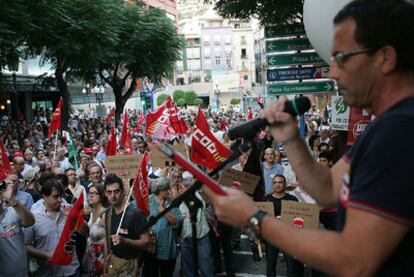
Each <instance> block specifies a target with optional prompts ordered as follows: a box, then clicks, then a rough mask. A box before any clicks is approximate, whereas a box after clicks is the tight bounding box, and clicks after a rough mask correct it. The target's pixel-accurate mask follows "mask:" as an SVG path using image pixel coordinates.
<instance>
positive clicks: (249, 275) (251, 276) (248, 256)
mask: <svg viewBox="0 0 414 277" xmlns="http://www.w3.org/2000/svg"><path fill="white" fill-rule="evenodd" d="M263 254H264V245H263ZM234 255H235V257H234V260H235V264H236V276H240V277H266V257H263V258H262V259H261V260H260V261H257V262H256V261H254V260H253V254H252V252H251V251H250V246H249V242H248V240H247V239H246V238H245V236H244V235H242V239H241V242H240V246H239V247H238V248H237V249H235V250H234ZM223 264H224V262H223ZM179 266H180V265H179V263H177V268H176V271H175V274H174V277H179V276H180V275H179V274H178V272H179ZM217 276H226V274H225V273H224V272H223V273H221V274H218V275H217ZM277 276H280V277H282V276H287V273H286V264H285V262H284V261H283V257H282V256H280V257H279V260H278V266H277ZM304 276H311V273H310V269H309V267H305V274H304Z"/></svg>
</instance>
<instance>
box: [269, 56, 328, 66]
mask: <svg viewBox="0 0 414 277" xmlns="http://www.w3.org/2000/svg"><path fill="white" fill-rule="evenodd" d="M320 63H325V62H324V60H322V58H321V57H319V55H318V54H317V53H299V54H285V55H274V56H267V66H278V65H280V66H285V65H299V64H320Z"/></svg>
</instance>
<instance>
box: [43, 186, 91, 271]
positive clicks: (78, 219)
mask: <svg viewBox="0 0 414 277" xmlns="http://www.w3.org/2000/svg"><path fill="white" fill-rule="evenodd" d="M83 199H84V195H83V193H81V195H80V196H79V198H78V200H76V202H75V204H74V205H73V207H72V209H71V210H70V212H69V214H68V217H67V218H66V222H65V226H64V227H63V232H62V234H61V235H60V239H59V242H58V245H57V246H56V248H55V252H53V255H52V258H50V260H49V263H50V264H55V265H69V264H71V263H72V256H73V253H74V252H75V247H74V245H75V241H74V240H73V239H72V238H71V235H72V234H73V232H74V231H78V230H79V229H80V227H81V226H82V224H83V222H84V213H83V202H84V200H83Z"/></svg>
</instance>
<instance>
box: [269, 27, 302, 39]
mask: <svg viewBox="0 0 414 277" xmlns="http://www.w3.org/2000/svg"><path fill="white" fill-rule="evenodd" d="M264 33H265V38H272V37H277V36H298V35H304V34H305V27H304V26H303V25H291V26H266V27H265V29H264Z"/></svg>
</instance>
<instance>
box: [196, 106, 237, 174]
mask: <svg viewBox="0 0 414 277" xmlns="http://www.w3.org/2000/svg"><path fill="white" fill-rule="evenodd" d="M195 127H196V128H195V129H194V132H193V136H192V140H191V159H192V160H193V161H194V162H195V163H196V164H198V165H201V166H204V167H207V168H215V167H217V166H218V164H219V163H221V162H223V161H224V160H225V159H226V158H227V157H228V156H230V154H231V151H230V150H229V149H228V148H226V147H225V146H224V145H223V144H221V142H220V141H219V140H218V139H217V138H216V137H215V136H214V135H213V134H212V133H211V132H210V128H209V127H208V123H207V120H206V118H205V116H204V114H203V112H202V111H201V109H200V108H199V109H198V115H197V120H196V124H195Z"/></svg>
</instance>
